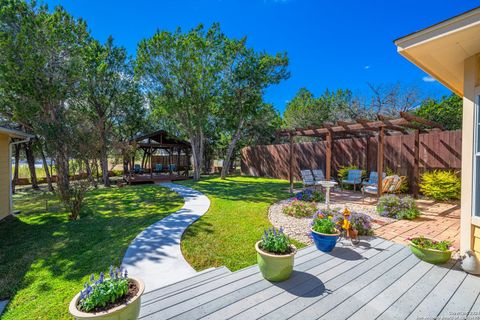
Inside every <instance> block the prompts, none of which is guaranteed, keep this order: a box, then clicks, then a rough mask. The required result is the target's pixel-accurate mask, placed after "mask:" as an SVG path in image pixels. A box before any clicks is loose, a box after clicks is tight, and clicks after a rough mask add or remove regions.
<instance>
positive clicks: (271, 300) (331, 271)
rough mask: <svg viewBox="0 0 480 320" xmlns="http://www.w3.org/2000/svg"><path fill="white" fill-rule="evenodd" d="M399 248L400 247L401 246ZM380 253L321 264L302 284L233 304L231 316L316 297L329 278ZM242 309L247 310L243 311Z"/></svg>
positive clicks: (264, 311)
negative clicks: (336, 262)
mask: <svg viewBox="0 0 480 320" xmlns="http://www.w3.org/2000/svg"><path fill="white" fill-rule="evenodd" d="M390 246H392V243H389V242H383V243H381V244H379V246H378V247H377V248H382V249H383V248H387V247H390ZM398 248H400V246H399V247H398ZM380 253H381V251H378V250H376V249H370V250H367V251H366V252H364V253H363V254H362V256H363V259H358V260H345V261H344V262H343V263H341V264H339V265H337V266H335V267H331V268H330V267H329V266H328V265H327V266H324V267H323V266H319V267H318V268H317V269H316V270H311V271H309V273H311V274H313V275H315V277H314V278H311V279H309V280H308V281H304V282H302V284H301V285H300V286H294V287H292V288H287V290H282V286H280V285H279V286H276V287H272V288H269V289H268V290H266V291H264V292H261V293H259V294H257V295H255V296H253V297H252V298H251V299H249V300H248V301H247V303H246V304H244V305H243V306H239V305H238V304H237V305H235V306H232V308H231V309H233V310H232V311H235V313H233V314H229V317H230V316H232V315H235V317H233V319H242V318H244V319H250V318H251V317H255V318H258V317H261V316H263V315H266V314H268V313H269V312H272V311H274V310H277V309H278V308H279V306H283V305H287V304H289V303H290V302H291V301H293V300H295V299H297V298H298V297H299V296H303V297H304V298H305V299H307V298H309V297H311V298H314V297H315V296H316V295H317V292H323V291H324V288H325V283H327V282H328V281H329V280H331V279H333V278H335V277H336V276H338V275H341V274H345V272H348V271H349V270H355V269H356V268H357V266H358V265H362V264H367V263H368V262H369V261H370V260H369V259H372V260H373V258H372V257H374V256H375V255H380ZM337 259H341V258H337ZM380 259H382V258H377V260H378V261H380ZM374 261H375V260H374ZM322 267H323V268H322ZM354 268H355V269H354ZM366 268H368V267H366ZM366 268H363V269H366ZM322 269H323V270H322ZM360 272H361V271H357V273H358V274H360ZM352 276H354V275H352ZM315 278H318V280H314V279H315ZM242 309H247V310H245V311H242ZM217 319H218V318H217Z"/></svg>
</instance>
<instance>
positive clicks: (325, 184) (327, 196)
mask: <svg viewBox="0 0 480 320" xmlns="http://www.w3.org/2000/svg"><path fill="white" fill-rule="evenodd" d="M337 184H338V183H337V182H335V181H326V180H325V181H320V185H321V186H322V187H324V188H325V204H326V205H327V209H330V188H332V187H335V186H336V185H337Z"/></svg>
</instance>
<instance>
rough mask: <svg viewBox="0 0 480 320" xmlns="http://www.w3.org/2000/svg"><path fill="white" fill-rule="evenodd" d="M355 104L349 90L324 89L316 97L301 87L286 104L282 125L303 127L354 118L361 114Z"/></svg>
mask: <svg viewBox="0 0 480 320" xmlns="http://www.w3.org/2000/svg"><path fill="white" fill-rule="evenodd" d="M356 106H357V104H356V103H355V102H354V98H353V95H352V92H351V91H350V90H342V89H340V90H337V91H333V92H332V91H329V90H326V91H325V92H324V93H323V94H322V95H321V96H320V97H318V98H317V97H315V96H314V95H313V94H312V93H311V92H310V91H309V90H308V89H306V88H301V89H300V90H299V91H298V92H297V93H296V95H295V97H294V98H293V99H292V100H290V101H289V102H288V104H287V107H286V109H285V113H284V116H283V117H284V118H283V119H284V126H285V127H286V128H305V127H308V126H312V125H317V126H321V125H323V123H324V122H325V121H336V120H349V119H354V118H357V117H359V116H361V115H363V114H362V113H361V112H360V110H358V108H356Z"/></svg>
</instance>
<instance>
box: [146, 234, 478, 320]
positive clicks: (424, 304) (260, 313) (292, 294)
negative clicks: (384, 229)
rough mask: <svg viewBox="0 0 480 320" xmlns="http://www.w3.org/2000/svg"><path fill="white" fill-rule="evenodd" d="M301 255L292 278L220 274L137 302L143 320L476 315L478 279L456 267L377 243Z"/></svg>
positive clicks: (253, 271) (253, 270)
mask: <svg viewBox="0 0 480 320" xmlns="http://www.w3.org/2000/svg"><path fill="white" fill-rule="evenodd" d="M363 244H364V245H363V246H358V247H354V246H351V245H345V243H343V244H339V245H337V248H336V249H335V250H334V251H333V252H332V253H328V254H325V253H322V252H319V251H317V250H316V249H315V248H314V247H312V246H311V247H308V248H306V249H303V250H300V251H299V252H298V253H297V255H296V257H295V268H294V273H293V274H292V276H291V278H290V279H289V280H287V281H284V282H281V283H272V282H268V281H266V280H264V279H263V278H262V276H261V274H260V272H259V270H258V267H257V266H251V267H248V268H245V269H242V270H238V271H236V272H230V271H228V269H222V268H217V269H213V270H208V271H206V272H204V273H201V274H199V275H197V276H195V277H193V278H190V279H186V280H184V281H182V282H179V283H176V284H172V285H170V286H167V287H164V288H161V289H159V290H157V291H154V292H152V293H149V294H146V295H145V296H144V297H143V298H142V308H141V318H142V319H177V320H180V319H200V318H202V319H206V320H219V319H248V320H253V319H259V318H262V319H302V320H303V319H328V320H330V319H352V320H353V319H356V320H361V319H417V318H421V317H423V318H433V317H444V318H445V317H455V319H465V318H467V315H469V312H470V318H472V317H479V316H480V278H479V277H477V276H474V275H467V274H466V273H464V272H463V271H461V270H460V269H459V267H458V263H456V261H454V260H451V261H450V262H449V263H448V264H445V265H442V266H437V265H432V264H428V263H426V262H423V261H420V260H419V259H418V258H416V257H415V256H413V255H412V254H411V252H410V250H409V249H408V248H406V247H405V246H403V245H400V244H396V243H393V242H390V241H387V240H384V239H381V238H371V239H369V240H365V241H363Z"/></svg>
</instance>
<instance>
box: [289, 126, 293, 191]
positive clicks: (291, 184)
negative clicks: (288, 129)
mask: <svg viewBox="0 0 480 320" xmlns="http://www.w3.org/2000/svg"><path fill="white" fill-rule="evenodd" d="M289 162H290V171H289V174H288V175H289V178H290V193H292V194H293V135H290V159H289Z"/></svg>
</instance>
